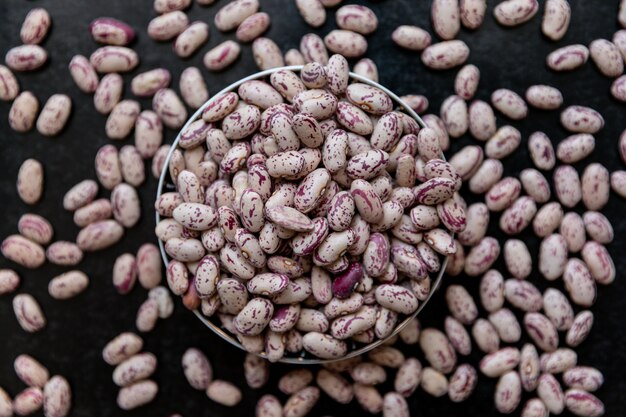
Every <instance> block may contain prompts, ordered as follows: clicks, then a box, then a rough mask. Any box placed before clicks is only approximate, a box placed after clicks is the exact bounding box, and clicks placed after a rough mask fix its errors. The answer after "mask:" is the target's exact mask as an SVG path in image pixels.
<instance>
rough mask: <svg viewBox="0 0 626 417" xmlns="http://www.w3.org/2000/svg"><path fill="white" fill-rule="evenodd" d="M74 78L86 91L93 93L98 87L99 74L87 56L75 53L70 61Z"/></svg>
mask: <svg viewBox="0 0 626 417" xmlns="http://www.w3.org/2000/svg"><path fill="white" fill-rule="evenodd" d="M69 70H70V75H71V76H72V79H73V80H74V82H75V83H76V85H77V86H78V88H80V90H81V91H82V92H84V93H93V92H95V91H96V89H97V88H98V83H99V80H98V74H96V70H95V69H94V68H93V66H92V65H91V63H90V62H89V60H88V59H87V58H85V57H84V56H82V55H74V57H72V60H71V61H70V63H69Z"/></svg>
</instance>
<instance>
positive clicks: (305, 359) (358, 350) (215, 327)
mask: <svg viewBox="0 0 626 417" xmlns="http://www.w3.org/2000/svg"><path fill="white" fill-rule="evenodd" d="M302 67H303V66H302V65H293V66H289V67H279V68H272V69H269V70H265V71H260V72H257V73H255V74H252V75H250V76H248V77H245V78H242V79H240V80H239V81H237V82H234V83H232V84H231V85H229V86H228V87H226V88H224V89H223V90H222V91H220V92H219V93H217V94H215V95H214V96H213V97H212V98H211V99H209V100H208V101H207V102H206V103H204V104H203V105H202V107H200V108H199V109H198V110H197V111H196V112H195V113H194V114H193V115H192V116H191V117H190V118H189V120H187V123H185V125H184V126H183V127H182V128H181V130H180V132H179V133H178V135H177V136H176V140H175V141H174V143H173V144H172V147H171V149H170V152H169V154H168V155H167V159H166V160H165V163H164V165H163V170H162V172H161V177H160V178H159V185H158V189H157V195H156V198H157V199H158V198H159V197H160V196H161V193H162V192H164V191H167V190H169V189H173V188H174V186H173V184H171V183H169V184H168V183H167V182H166V179H167V178H168V177H169V169H168V166H169V161H170V158H171V157H172V153H173V152H174V150H175V149H176V148H177V147H178V142H179V141H180V134H181V132H183V131H184V130H185V129H186V128H187V126H189V125H190V124H191V123H192V122H194V121H196V120H197V119H199V118H201V116H202V112H203V111H204V109H205V108H206V107H207V106H208V105H209V104H211V102H213V100H215V98H216V97H219V96H220V95H221V94H224V93H228V92H231V91H235V92H236V91H237V88H238V87H239V86H240V85H241V84H243V83H244V82H246V81H249V80H256V79H260V78H266V77H269V76H270V75H272V74H273V73H274V72H276V71H280V70H290V71H296V72H297V71H300V70H301V69H302ZM350 79H351V80H356V81H359V82H361V83H364V84H369V85H371V86H374V87H377V88H379V89H381V90H383V91H384V92H385V93H387V94H388V95H389V97H391V99H392V100H393V101H394V102H395V103H396V104H397V105H398V106H399V107H402V108H403V109H404V111H405V112H406V113H407V114H408V115H409V116H411V117H412V118H414V119H415V120H416V121H417V123H418V124H419V126H420V127H422V128H423V127H425V126H426V124H425V123H424V121H423V120H422V119H421V118H420V117H419V116H418V115H417V113H415V111H413V109H412V108H411V107H409V106H408V105H407V104H406V103H404V102H403V101H402V100H400V97H398V96H397V95H396V94H394V93H393V92H392V91H390V90H389V89H387V88H385V87H384V86H382V85H380V84H378V83H377V82H374V81H372V80H370V79H368V78H365V77H363V76H361V75H358V74H355V73H353V72H350ZM160 220H161V216H160V215H159V213H158V212H156V222H157V223H158V222H159V221H160ZM159 248H160V250H161V257H162V258H163V262H164V263H165V266H166V267H167V265H168V264H169V257H168V255H167V253H166V252H165V246H164V244H163V242H162V241H161V240H159ZM447 263H448V258H444V259H443V261H442V262H441V269H440V270H439V273H438V274H437V276H436V277H432V276H431V280H432V282H431V289H430V293H429V294H428V297H426V299H425V300H424V301H421V302H420V304H419V307H418V308H417V310H416V311H415V312H414V313H413V314H411V315H410V316H407V317H406V318H405V319H404V320H402V321H401V322H400V323H398V325H397V326H396V328H395V329H394V331H393V332H392V333H391V334H390V335H389V336H387V337H386V338H384V339H379V340H376V341H375V342H372V343H370V344H367V345H364V346H360V347H359V346H357V343H356V342H352V345H348V347H349V348H351V350H349V352H348V353H347V354H346V355H345V356H343V357H341V358H335V359H320V358H317V357H314V356H312V355H309V354H308V353H306V352H303V353H302V354H301V356H284V357H283V358H281V359H280V360H279V362H282V363H290V364H299V365H316V364H322V363H327V362H335V361H339V360H342V359H348V358H352V357H355V356H359V355H362V354H364V353H367V352H369V351H370V350H372V349H375V348H376V347H378V346H380V345H382V344H384V343H385V342H386V341H387V340H388V339H390V338H391V337H393V336H395V335H396V334H398V333H399V332H400V331H401V330H402V329H403V328H404V327H406V325H407V324H409V322H410V321H411V320H412V319H413V318H415V317H416V316H417V315H418V314H419V313H420V312H421V311H422V310H423V309H424V307H425V306H426V304H427V303H428V301H429V300H430V298H431V297H432V295H433V294H434V292H435V291H436V290H437V288H438V287H439V285H440V284H441V279H442V277H443V275H444V272H445V269H446V265H447ZM193 313H194V314H195V315H196V316H197V317H198V319H200V321H201V322H202V323H204V324H205V325H206V326H207V327H208V328H209V329H211V330H212V331H213V332H214V333H215V334H217V335H218V336H219V337H221V338H222V339H224V340H225V341H227V342H228V343H230V344H231V345H233V346H236V347H237V348H239V349H241V350H244V351H245V349H244V347H243V346H242V345H241V343H239V341H238V340H237V339H236V338H235V337H234V336H232V335H231V334H230V333H229V332H228V331H226V330H224V329H223V328H222V327H221V326H220V324H217V320H216V322H215V323H214V322H213V321H212V320H211V319H209V318H207V317H205V316H204V315H203V314H202V313H201V312H200V311H198V310H197V309H196V310H194V311H193ZM346 342H347V343H349V341H348V340H346ZM259 356H261V357H266V355H265V353H260V354H259Z"/></svg>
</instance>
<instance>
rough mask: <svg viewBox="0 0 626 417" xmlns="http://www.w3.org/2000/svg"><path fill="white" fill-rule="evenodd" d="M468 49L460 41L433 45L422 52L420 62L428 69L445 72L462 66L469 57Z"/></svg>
mask: <svg viewBox="0 0 626 417" xmlns="http://www.w3.org/2000/svg"><path fill="white" fill-rule="evenodd" d="M469 53H470V51H469V48H468V46H467V45H466V44H465V42H463V41H461V40H452V41H443V42H439V43H436V44H433V45H431V46H429V47H427V48H426V49H424V52H422V56H421V59H422V62H423V63H424V65H426V66H427V67H428V68H430V69H434V70H446V69H450V68H454V67H456V66H459V65H462V64H463V63H465V61H467V58H468V57H469Z"/></svg>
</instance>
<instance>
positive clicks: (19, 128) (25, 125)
mask: <svg viewBox="0 0 626 417" xmlns="http://www.w3.org/2000/svg"><path fill="white" fill-rule="evenodd" d="M38 112H39V101H38V100H37V97H35V96H34V95H33V93H31V92H30V91H24V92H22V93H21V94H20V95H19V96H17V97H16V98H15V100H14V101H13V105H12V106H11V110H9V126H11V129H13V130H15V131H16V132H20V133H23V132H28V131H29V130H31V129H32V128H33V125H34V124H35V119H36V118H37V113H38Z"/></svg>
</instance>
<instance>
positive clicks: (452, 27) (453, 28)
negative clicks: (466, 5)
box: [430, 0, 461, 40]
mask: <svg viewBox="0 0 626 417" xmlns="http://www.w3.org/2000/svg"><path fill="white" fill-rule="evenodd" d="M460 13H461V12H460V10H459V2H458V0H434V1H433V2H432V4H431V6H430V14H431V20H432V24H433V29H434V30H435V33H436V34H437V35H438V36H439V37H440V38H441V39H444V40H450V39H454V38H455V37H456V35H457V34H458V33H459V30H460V28H461V19H460Z"/></svg>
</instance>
